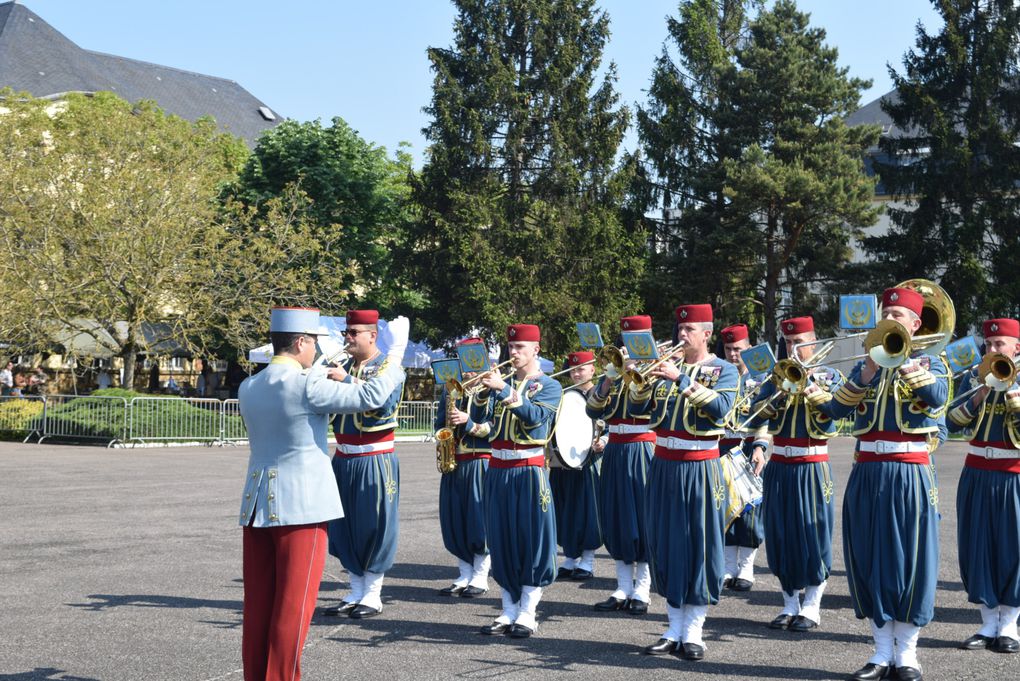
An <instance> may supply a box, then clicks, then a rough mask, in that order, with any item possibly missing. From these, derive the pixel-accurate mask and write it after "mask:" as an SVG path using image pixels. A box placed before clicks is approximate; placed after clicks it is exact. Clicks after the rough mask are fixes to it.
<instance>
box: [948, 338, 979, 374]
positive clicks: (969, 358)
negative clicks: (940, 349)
mask: <svg viewBox="0 0 1020 681" xmlns="http://www.w3.org/2000/svg"><path fill="white" fill-rule="evenodd" d="M945 352H946V360H947V361H948V362H949V368H950V369H952V371H953V373H954V374H961V373H963V372H964V371H967V370H968V369H970V368H972V367H974V366H976V365H977V364H980V362H981V350H980V349H979V348H978V344H977V339H976V338H974V336H967V337H966V338H961V339H960V340H957V341H953V342H952V343H950V344H949V345H947V346H946V351H945Z"/></svg>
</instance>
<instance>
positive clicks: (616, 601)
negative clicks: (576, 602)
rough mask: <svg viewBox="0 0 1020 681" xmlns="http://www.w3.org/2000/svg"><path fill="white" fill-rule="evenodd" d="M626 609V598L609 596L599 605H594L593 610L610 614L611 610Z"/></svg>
mask: <svg viewBox="0 0 1020 681" xmlns="http://www.w3.org/2000/svg"><path fill="white" fill-rule="evenodd" d="M626 607H627V599H626V598H614V597H613V596H610V597H609V598H607V599H606V600H604V601H602V602H601V603H596V604H595V609H596V610H599V611H601V612H611V611H613V610H623V609H624V608H626Z"/></svg>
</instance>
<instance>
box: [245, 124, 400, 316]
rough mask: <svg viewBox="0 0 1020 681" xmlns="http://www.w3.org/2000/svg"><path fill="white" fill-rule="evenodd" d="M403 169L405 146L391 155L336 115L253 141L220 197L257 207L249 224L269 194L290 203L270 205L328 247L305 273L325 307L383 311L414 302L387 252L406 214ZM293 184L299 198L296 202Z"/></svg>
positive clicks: (283, 127) (290, 126)
mask: <svg viewBox="0 0 1020 681" xmlns="http://www.w3.org/2000/svg"><path fill="white" fill-rule="evenodd" d="M410 173H411V158H410V155H409V154H408V153H407V152H406V151H403V150H401V151H398V152H397V154H396V156H395V158H392V159H391V158H390V157H389V156H388V155H387V152H386V149H385V148H383V147H379V146H375V145H373V144H371V143H369V142H367V141H365V140H364V139H362V138H361V137H360V136H359V135H358V134H357V132H356V131H354V130H352V129H351V127H350V126H349V125H348V124H347V123H346V122H344V121H343V119H341V118H339V117H337V118H334V119H333V120H332V123H331V125H329V126H328V127H324V126H323V125H322V123H321V122H320V121H317V120H316V121H311V122H306V123H299V122H297V121H284V122H283V123H281V124H280V125H278V126H276V127H275V128H273V129H271V130H269V131H267V132H265V133H264V134H263V135H262V136H261V137H260V138H259V142H258V144H257V145H256V147H255V150H254V151H253V153H252V155H251V157H250V158H249V160H248V163H247V165H246V166H245V168H244V169H243V171H242V172H241V175H240V177H239V178H238V181H237V183H236V184H235V185H234V186H232V187H231V188H230V189H229V191H228V192H226V196H227V198H228V199H229V200H232V201H235V202H238V203H241V204H244V205H247V206H253V207H255V208H256V209H257V215H256V216H248V218H246V219H247V220H248V222H249V223H250V224H251V225H252V226H253V227H254V228H255V229H257V228H258V224H259V220H258V219H257V217H258V216H262V217H265V216H266V215H267V213H268V211H269V208H268V206H269V203H268V202H269V201H270V200H271V199H281V200H282V204H283V205H287V206H289V208H281V206H280V205H277V206H276V210H278V211H279V210H283V211H284V213H287V212H289V211H291V210H294V209H296V210H297V212H296V213H294V214H292V215H291V217H292V218H293V220H299V221H300V222H301V223H302V224H303V225H304V229H310V230H311V232H310V233H311V234H312V235H313V236H314V237H315V238H318V239H320V240H321V241H322V243H323V244H328V245H329V248H322V249H318V252H317V253H316V254H315V255H314V262H312V263H311V265H310V267H309V268H308V269H307V271H306V272H305V274H306V275H308V276H310V277H311V278H312V279H311V283H312V284H313V285H314V286H317V287H319V288H321V289H322V290H323V291H328V292H329V293H330V296H331V297H330V300H331V301H332V305H331V308H335V309H339V310H340V311H341V312H342V311H343V310H345V309H346V308H347V307H352V306H356V305H359V304H371V305H375V306H377V307H379V308H380V309H381V310H382V311H383V312H384V313H386V312H389V311H391V310H392V309H393V308H394V307H397V306H400V305H414V304H415V301H416V300H418V297H417V296H416V294H415V292H414V290H413V289H412V288H405V287H404V286H403V285H402V284H403V282H402V281H398V280H397V278H396V275H395V273H394V272H393V270H392V257H391V254H392V251H393V249H394V248H395V246H396V244H397V241H398V240H399V238H400V234H401V231H402V229H403V226H404V224H405V223H406V222H407V220H408V219H409V216H410V207H409V196H410V185H409V184H408V177H409V175H410ZM295 188H296V189H298V190H299V193H300V194H302V195H303V198H302V199H301V200H300V201H299V202H297V203H295V202H294V201H293V199H294V198H295V196H296V195H295V194H294V193H293V191H292V190H294V189H295ZM280 215H281V213H279V212H278V214H277V216H276V217H277V218H278V217H280ZM235 224H236V223H235ZM305 255H306V256H309V257H311V254H310V253H307V252H306V253H305Z"/></svg>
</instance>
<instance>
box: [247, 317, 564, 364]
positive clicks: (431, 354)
mask: <svg viewBox="0 0 1020 681" xmlns="http://www.w3.org/2000/svg"><path fill="white" fill-rule="evenodd" d="M319 322H320V323H321V324H322V325H323V326H325V327H326V329H327V330H328V331H329V336H323V337H321V338H319V348H320V349H321V350H322V354H323V357H325V358H333V357H336V356H338V355H339V354H340V352H341V351H342V350H343V348H344V344H345V343H344V329H346V328H347V318H346V317H320V318H319ZM466 337H467V336H465V338H466ZM392 343H393V336H392V335H391V334H390V331H389V327H388V324H387V322H386V320H385V319H380V320H379V338H378V341H377V344H378V346H379V350H381V351H382V352H384V353H385V352H386V351H387V350H388V349H389V347H390V345H391V344H392ZM499 352H500V346H498V345H492V346H491V347H490V348H489V359H491V360H492V362H493V363H494V364H495V363H496V362H498V361H499ZM446 357H447V355H446V353H445V352H443V351H442V350H436V349H434V348H431V347H429V346H428V345H427V344H425V343H415V342H413V341H409V342H408V343H407V350H405V351H404V360H403V362H402V363H401V366H403V367H404V368H405V369H427V368H429V367H430V366H431V365H432V362H434V361H435V360H437V359H446ZM272 358H273V346H272V344H271V343H267V344H265V345H260V346H259V347H257V348H253V349H251V350H249V351H248V361H249V362H254V363H255V364H268V363H269V360H271V359H272ZM538 361H539V364H540V365H541V367H542V371H544V372H546V373H551V372H552V371H553V370H554V369H555V366H556V365H555V364H554V363H553V362H552V360H548V359H546V358H545V357H539V358H538Z"/></svg>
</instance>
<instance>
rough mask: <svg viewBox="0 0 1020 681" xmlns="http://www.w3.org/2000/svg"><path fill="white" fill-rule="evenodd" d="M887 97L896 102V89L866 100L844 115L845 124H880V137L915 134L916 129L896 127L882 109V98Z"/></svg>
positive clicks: (897, 98)
mask: <svg viewBox="0 0 1020 681" xmlns="http://www.w3.org/2000/svg"><path fill="white" fill-rule="evenodd" d="M884 99H887V100H889V101H890V102H893V103H895V102H898V101H899V97H898V96H897V95H896V90H890V91H889V92H887V93H885V94H884V95H882V96H881V97H879V98H878V99H875V100H873V101H870V102H868V103H867V104H865V105H864V106H862V107H861V108H860V109H858V110H857V111H854V112H853V113H852V114H850V115H849V116H847V117H846V124H847V125H849V126H850V127H853V126H855V125H867V124H869V123H870V124H874V125H880V126H882V137H905V136H907V135H916V134H917V133H918V130H917V129H916V128H912V129H911V130H909V131H905V130H904V129H903V128H900V127H897V126H896V124H894V123H893V121H892V119H891V118H889V114H887V113H886V112H884V111H882V100H884Z"/></svg>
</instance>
